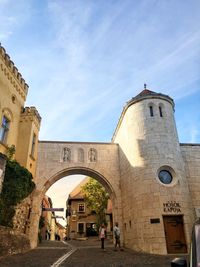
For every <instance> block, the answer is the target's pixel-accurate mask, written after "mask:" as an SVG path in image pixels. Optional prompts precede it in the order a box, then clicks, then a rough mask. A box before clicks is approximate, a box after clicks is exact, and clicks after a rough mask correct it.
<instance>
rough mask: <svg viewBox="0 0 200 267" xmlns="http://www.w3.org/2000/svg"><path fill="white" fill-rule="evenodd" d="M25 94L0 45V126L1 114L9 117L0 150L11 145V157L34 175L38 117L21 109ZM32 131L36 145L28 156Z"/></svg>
mask: <svg viewBox="0 0 200 267" xmlns="http://www.w3.org/2000/svg"><path fill="white" fill-rule="evenodd" d="M27 93H28V85H27V84H26V83H25V80H24V79H23V78H22V75H21V74H20V73H19V71H18V69H17V68H16V66H15V65H14V63H13V62H12V61H11V59H10V57H9V55H8V54H7V53H6V50H5V49H4V48H3V47H2V46H1V45H0V128H1V127H2V119H3V116H6V118H7V119H8V120H9V131H8V135H7V138H6V140H5V141H4V142H2V141H0V152H1V153H3V154H7V149H8V148H9V147H10V146H12V145H14V146H15V148H16V152H15V155H14V158H15V159H16V160H17V161H18V162H19V163H20V164H21V165H22V166H24V167H25V168H27V169H28V170H29V171H30V172H31V173H32V174H33V176H35V165H36V160H37V159H36V155H37V141H38V133H39V128H40V121H41V118H40V116H39V114H38V112H37V110H36V109H35V108H34V107H31V108H25V109H24V103H25V100H26V96H27ZM28 111H30V112H28ZM33 132H34V133H35V135H36V145H35V153H34V155H33V156H30V153H31V147H32V138H33Z"/></svg>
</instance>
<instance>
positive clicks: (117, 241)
mask: <svg viewBox="0 0 200 267" xmlns="http://www.w3.org/2000/svg"><path fill="white" fill-rule="evenodd" d="M113 232H114V237H115V251H117V246H118V247H119V249H120V250H123V249H122V248H121V244H120V229H119V225H118V222H116V223H115V226H114V229H113Z"/></svg>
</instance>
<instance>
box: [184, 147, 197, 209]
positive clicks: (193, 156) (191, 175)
mask: <svg viewBox="0 0 200 267" xmlns="http://www.w3.org/2000/svg"><path fill="white" fill-rule="evenodd" d="M181 152H182V155H183V158H184V161H185V170H186V176H187V181H188V185H189V189H190V193H191V198H192V203H193V207H194V208H200V144H181Z"/></svg>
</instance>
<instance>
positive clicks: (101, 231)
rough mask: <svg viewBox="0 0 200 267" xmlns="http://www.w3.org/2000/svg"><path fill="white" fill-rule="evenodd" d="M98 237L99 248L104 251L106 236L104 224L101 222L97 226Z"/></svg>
mask: <svg viewBox="0 0 200 267" xmlns="http://www.w3.org/2000/svg"><path fill="white" fill-rule="evenodd" d="M99 238H100V240H101V249H103V250H104V251H105V248H104V240H105V238H106V228H105V225H104V224H102V225H101V227H100V228H99Z"/></svg>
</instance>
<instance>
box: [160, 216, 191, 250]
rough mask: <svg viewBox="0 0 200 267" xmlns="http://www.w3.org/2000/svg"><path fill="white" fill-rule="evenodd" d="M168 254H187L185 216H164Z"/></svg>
mask: <svg viewBox="0 0 200 267" xmlns="http://www.w3.org/2000/svg"><path fill="white" fill-rule="evenodd" d="M163 222H164V229H165V238H166V243H167V252H168V253H171V254H177V253H187V245H186V242H185V234H184V228H183V216H182V215H177V216H163Z"/></svg>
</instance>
